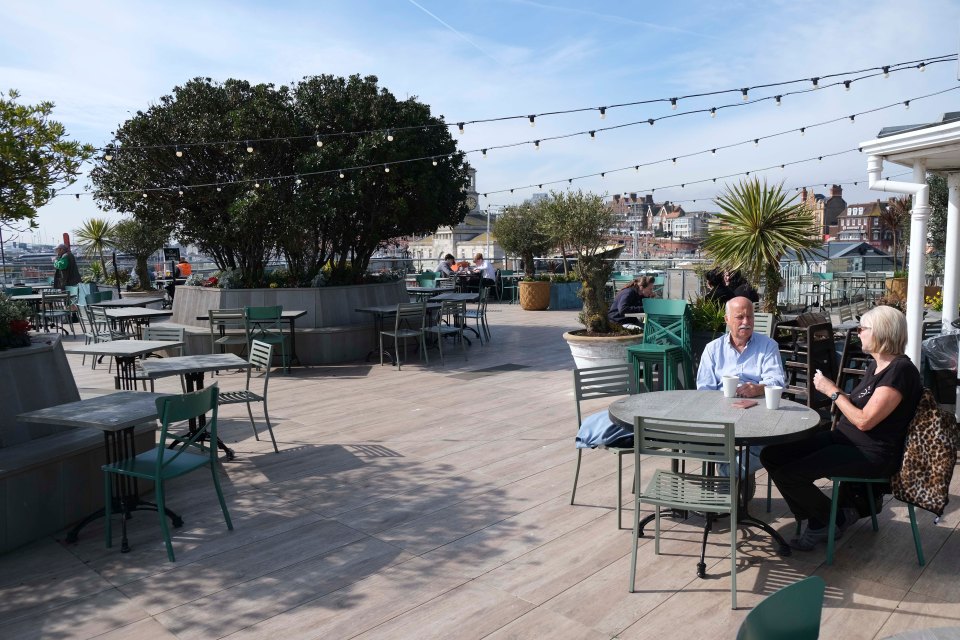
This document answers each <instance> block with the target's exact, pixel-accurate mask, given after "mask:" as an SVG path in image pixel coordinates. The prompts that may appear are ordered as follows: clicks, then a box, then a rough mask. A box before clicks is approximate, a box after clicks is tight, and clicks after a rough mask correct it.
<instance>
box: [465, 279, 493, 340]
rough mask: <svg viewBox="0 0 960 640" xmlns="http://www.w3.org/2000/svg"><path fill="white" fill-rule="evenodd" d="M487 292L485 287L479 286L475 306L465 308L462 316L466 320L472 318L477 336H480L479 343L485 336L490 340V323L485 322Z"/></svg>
mask: <svg viewBox="0 0 960 640" xmlns="http://www.w3.org/2000/svg"><path fill="white" fill-rule="evenodd" d="M488 298H489V293H488V290H487V287H480V290H479V291H478V292H477V306H476V308H475V309H467V311H466V315H465V316H464V317H465V318H466V319H467V320H473V321H474V322H475V323H476V325H477V328H476V332H477V336H478V337H479V338H480V344H483V339H484V338H486V339H487V342H490V325H489V324H487V300H488Z"/></svg>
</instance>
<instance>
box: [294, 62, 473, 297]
mask: <svg viewBox="0 0 960 640" xmlns="http://www.w3.org/2000/svg"><path fill="white" fill-rule="evenodd" d="M294 99H295V100H294V109H295V113H296V117H297V121H298V123H299V124H300V126H301V128H302V131H303V132H304V133H305V134H307V135H310V134H313V135H315V136H317V137H316V139H317V140H320V141H321V142H323V146H322V148H321V147H317V146H316V145H315V144H314V140H313V139H311V140H309V143H310V144H311V145H313V148H312V149H310V151H311V152H310V153H302V154H299V155H298V157H297V162H296V169H297V172H298V173H301V174H309V173H317V172H322V173H320V175H316V176H313V177H310V178H304V179H303V181H302V184H301V186H300V187H299V188H298V189H297V192H296V205H297V206H296V208H295V209H296V211H295V214H294V215H295V218H294V222H295V223H294V224H293V225H291V231H294V232H295V233H291V234H290V235H288V236H286V237H284V239H283V240H282V242H281V248H282V250H283V252H284V254H285V256H286V258H287V261H288V263H290V264H291V265H296V264H303V269H304V270H305V273H306V275H307V276H308V277H312V275H313V274H315V273H316V271H318V270H319V269H320V268H321V267H322V266H323V263H324V262H325V261H326V260H327V259H330V260H332V261H333V269H332V274H333V276H334V279H335V281H336V280H339V281H341V282H349V281H353V282H356V281H358V280H359V278H360V277H361V276H362V274H363V272H364V271H365V270H366V268H367V266H368V264H369V261H370V257H371V256H372V255H373V253H374V252H375V251H376V250H377V249H378V248H380V247H381V246H383V244H384V243H385V242H386V241H388V240H389V239H391V238H396V237H400V236H410V235H422V234H425V233H431V232H433V231H434V230H436V228H437V227H438V226H441V225H455V224H457V223H459V222H461V221H462V220H463V218H464V216H465V215H466V213H467V207H466V206H465V205H464V200H465V196H464V193H463V191H464V189H465V188H466V186H467V185H468V177H467V167H466V164H465V163H464V159H463V154H462V153H460V152H458V151H457V149H456V143H455V142H454V141H453V139H452V138H451V137H450V132H449V131H448V129H447V127H446V126H445V125H444V123H443V121H442V120H441V119H439V118H436V117H434V116H432V115H431V114H430V107H429V106H428V105H425V104H423V103H421V102H418V101H417V99H416V97H410V98H408V99H406V100H397V98H396V97H394V95H393V94H391V93H390V92H389V91H387V90H386V89H383V88H381V87H379V86H378V84H377V78H376V77H375V76H367V77H364V78H361V77H360V76H358V75H352V76H350V77H349V78H340V77H336V76H331V75H321V76H313V77H308V78H304V79H303V80H302V81H301V82H299V83H298V84H297V85H296V87H295V88H294ZM343 132H365V133H357V134H353V135H339V134H342V133H343ZM391 138H392V139H391ZM308 148H309V147H308ZM410 159H420V160H417V161H415V162H400V161H403V160H410ZM345 167H370V168H368V169H365V170H362V171H346V172H343V177H342V178H341V177H340V175H341V171H340V169H343V168H345ZM387 169H389V172H387ZM321 240H326V242H325V243H321V242H320V241H321ZM324 250H325V251H324ZM348 263H349V268H348Z"/></svg>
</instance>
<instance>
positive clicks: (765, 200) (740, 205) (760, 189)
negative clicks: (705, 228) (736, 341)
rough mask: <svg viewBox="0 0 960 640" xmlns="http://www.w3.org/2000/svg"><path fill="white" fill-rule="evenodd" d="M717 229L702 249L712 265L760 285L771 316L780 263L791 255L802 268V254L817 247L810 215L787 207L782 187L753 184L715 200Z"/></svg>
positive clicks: (732, 189)
mask: <svg viewBox="0 0 960 640" xmlns="http://www.w3.org/2000/svg"><path fill="white" fill-rule="evenodd" d="M716 202H717V206H719V207H720V210H721V213H720V214H718V215H717V220H718V221H719V223H720V225H719V227H718V228H717V229H716V230H714V231H713V232H712V233H711V234H710V236H709V237H708V238H707V240H706V242H705V243H704V248H705V249H706V250H707V251H708V252H710V253H711V254H713V257H714V259H715V260H716V261H717V262H718V263H720V264H722V265H725V266H727V267H728V268H731V269H740V270H741V271H742V272H743V275H744V276H746V278H747V279H748V280H749V281H750V282H754V283H759V282H762V283H763V285H764V294H763V304H764V311H766V312H768V313H776V312H777V292H778V291H780V287H781V286H782V285H783V278H782V277H781V276H780V260H781V259H782V258H783V256H784V255H786V253H787V251H788V250H794V251H796V254H797V258H798V260H799V261H800V262H801V264H804V263H805V262H806V260H807V257H808V254H807V252H806V251H804V249H806V250H814V249H817V248H819V247H820V245H821V242H820V240H819V238H818V236H817V234H816V232H815V229H814V223H813V213H812V212H811V211H810V210H809V209H808V208H807V207H806V206H805V205H804V204H803V203H800V202H798V203H796V204H789V197H788V196H787V194H786V193H785V192H784V190H783V185H782V184H780V185H776V186H773V187H770V186H767V182H766V181H764V182H763V183H762V184H761V183H760V181H759V180H757V179H756V178H753V179H750V180H745V181H742V182H740V183H739V184H736V185H733V186H730V187H727V190H726V192H725V193H724V194H723V195H721V196H720V197H719V198H717V201H716Z"/></svg>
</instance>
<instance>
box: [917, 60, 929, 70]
mask: <svg viewBox="0 0 960 640" xmlns="http://www.w3.org/2000/svg"><path fill="white" fill-rule="evenodd" d="M917 69H919V70H920V73H923V72H924V71H926V70H927V63H926V62H921V63H920V64H918V65H917Z"/></svg>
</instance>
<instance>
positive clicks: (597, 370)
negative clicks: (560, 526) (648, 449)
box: [570, 364, 637, 529]
mask: <svg viewBox="0 0 960 640" xmlns="http://www.w3.org/2000/svg"><path fill="white" fill-rule="evenodd" d="M573 392H574V397H575V399H576V403H577V429H579V428H580V425H581V424H583V414H582V413H581V410H580V403H581V402H583V401H585V400H594V399H596V398H609V397H613V396H627V395H633V394H635V393H637V379H636V377H635V376H634V375H633V371H632V370H631V367H630V365H627V364H614V365H610V366H606V367H590V368H587V369H574V370H573ZM603 448H604V449H606V450H607V451H609V452H610V453H613V454H615V455H616V456H617V528H618V529H622V528H623V520H622V517H621V512H622V511H623V456H624V455H629V454H631V453H633V448H629V447H603ZM582 456H583V449H577V467H576V469H575V470H574V472H573V490H572V491H571V492H570V504H574V500H576V498H577V480H578V479H579V478H580V461H581V459H582Z"/></svg>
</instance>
